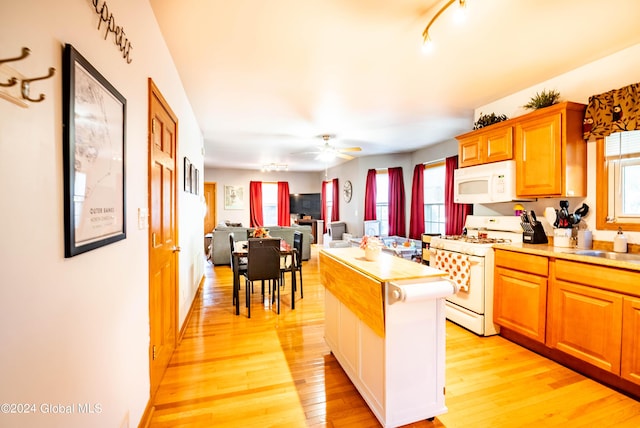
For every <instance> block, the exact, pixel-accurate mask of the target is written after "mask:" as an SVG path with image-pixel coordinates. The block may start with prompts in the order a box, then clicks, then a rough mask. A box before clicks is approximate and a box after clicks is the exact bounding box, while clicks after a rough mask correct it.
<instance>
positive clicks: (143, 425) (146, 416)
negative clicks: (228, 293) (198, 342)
mask: <svg viewBox="0 0 640 428" xmlns="http://www.w3.org/2000/svg"><path fill="white" fill-rule="evenodd" d="M204 279H205V278H204V275H202V278H200V283H199V284H198V290H197V291H196V295H195V296H194V297H193V300H192V301H191V306H190V307H189V312H188V313H187V316H186V317H185V318H184V322H183V323H182V326H181V327H180V334H179V335H178V343H177V344H176V348H177V347H178V346H180V342H182V339H183V337H184V334H185V332H186V331H187V326H188V325H189V321H190V320H191V316H192V315H193V309H194V308H195V307H196V303H197V302H199V301H200V298H201V297H202V287H203V286H204ZM154 401H155V393H154V394H153V396H152V397H149V401H148V402H147V406H146V408H145V409H144V413H143V414H142V418H140V423H139V424H138V428H149V424H151V418H152V417H153V413H154V412H155V410H156V407H155V406H154V405H153V402H154Z"/></svg>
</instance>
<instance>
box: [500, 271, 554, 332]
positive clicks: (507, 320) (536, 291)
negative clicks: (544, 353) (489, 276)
mask: <svg viewBox="0 0 640 428" xmlns="http://www.w3.org/2000/svg"><path fill="white" fill-rule="evenodd" d="M494 287H495V289H494V293H495V294H494V308H493V318H494V322H495V323H496V324H498V325H501V326H503V327H505V328H508V329H510V330H513V331H515V332H518V333H520V334H523V335H525V336H527V337H530V338H532V339H534V340H537V341H538V342H541V343H544V338H545V326H546V319H545V316H546V309H547V303H546V299H547V278H546V277H542V276H538V275H532V274H530V273H525V272H518V271H515V270H511V269H505V268H503V267H496V269H495V284H494Z"/></svg>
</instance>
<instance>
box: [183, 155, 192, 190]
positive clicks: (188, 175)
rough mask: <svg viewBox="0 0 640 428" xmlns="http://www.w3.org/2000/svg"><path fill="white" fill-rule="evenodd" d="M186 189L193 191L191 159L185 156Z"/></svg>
mask: <svg viewBox="0 0 640 428" xmlns="http://www.w3.org/2000/svg"><path fill="white" fill-rule="evenodd" d="M184 191H185V192H187V193H191V161H190V160H189V158H188V157H186V156H185V157H184Z"/></svg>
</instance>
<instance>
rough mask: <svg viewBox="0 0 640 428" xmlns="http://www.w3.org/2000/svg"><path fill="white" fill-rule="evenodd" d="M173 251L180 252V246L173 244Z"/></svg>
mask: <svg viewBox="0 0 640 428" xmlns="http://www.w3.org/2000/svg"><path fill="white" fill-rule="evenodd" d="M171 251H173V252H174V253H179V252H180V247H177V246H175V245H174V246H173V248H172V249H171Z"/></svg>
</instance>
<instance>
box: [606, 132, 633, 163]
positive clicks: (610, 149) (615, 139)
mask: <svg viewBox="0 0 640 428" xmlns="http://www.w3.org/2000/svg"><path fill="white" fill-rule="evenodd" d="M605 156H606V158H607V159H611V160H614V159H619V158H630V157H638V156H640V131H626V132H616V133H615V134H611V135H609V136H607V137H605Z"/></svg>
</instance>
